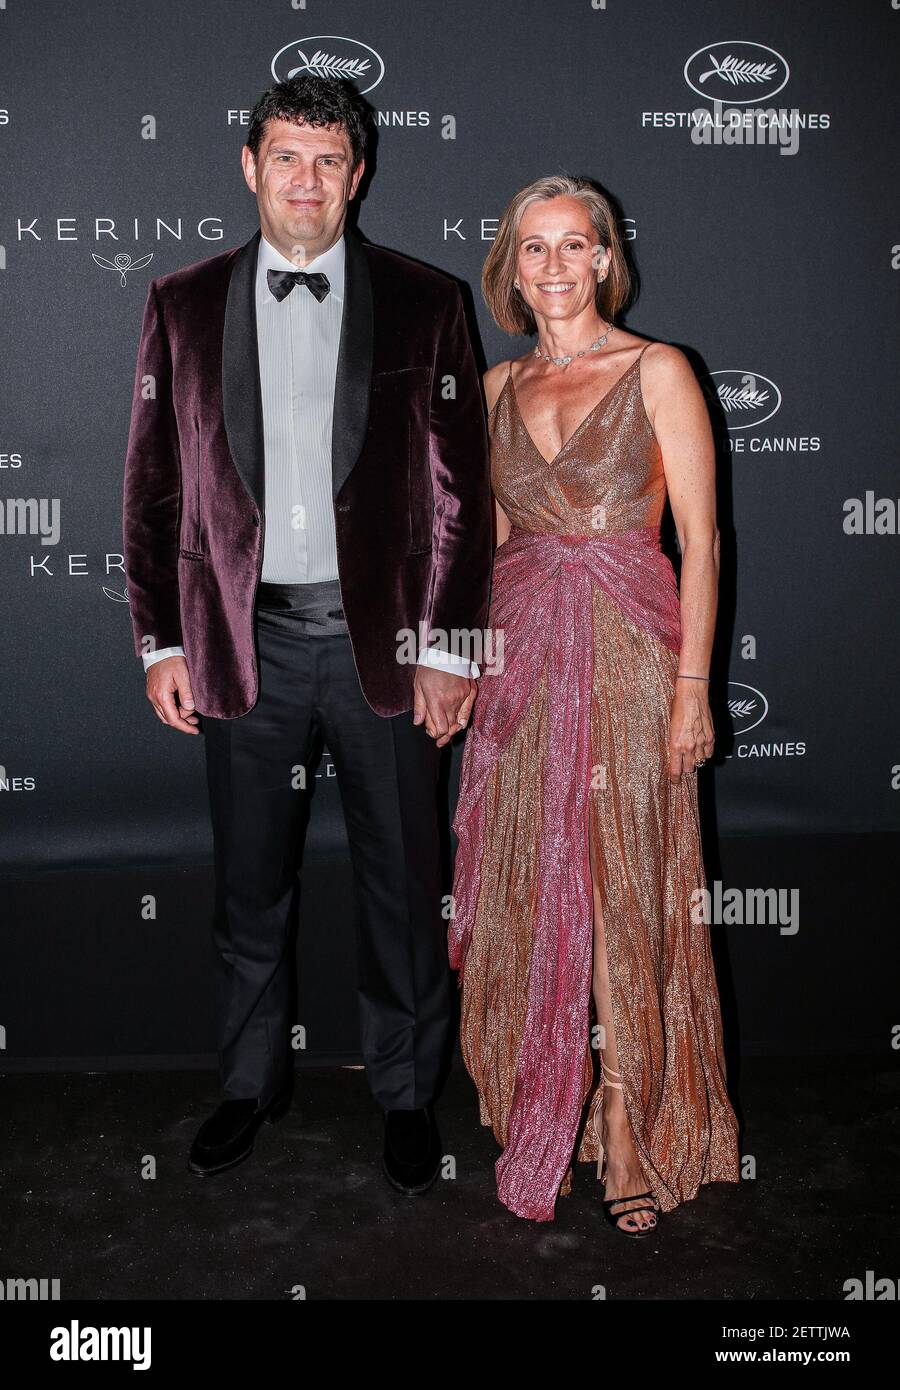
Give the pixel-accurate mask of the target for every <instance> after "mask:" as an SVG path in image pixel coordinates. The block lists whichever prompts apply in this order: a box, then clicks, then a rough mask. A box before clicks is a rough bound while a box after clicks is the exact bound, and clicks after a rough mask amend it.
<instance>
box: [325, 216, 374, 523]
mask: <svg viewBox="0 0 900 1390" xmlns="http://www.w3.org/2000/svg"><path fill="white" fill-rule="evenodd" d="M344 240H345V244H346V249H345V252H344V313H343V316H342V319H341V341H340V344H339V346H338V362H337V377H336V380H335V388H334V416H333V422H332V431H331V481H332V495H333V496H334V497H337V495H338V493H339V492H340V490H341V488H342V487H343V485H344V483H345V482H346V481H347V478H348V477H349V475H350V472H351V470H352V468H353V465H354V464H355V463H356V460H357V458H358V457H359V453H360V450H361V449H362V446H363V440H364V439H365V435H366V425H367V424H368V419H369V392H370V390H371V384H372V357H373V350H374V349H373V341H374V324H373V313H372V279H371V275H370V273H369V262H368V258H367V256H366V252H365V249H364V246H363V243H362V241H360V239H359V237H358V236H356V235H355V233H353V232H350V231H346V232H345V234H344Z"/></svg>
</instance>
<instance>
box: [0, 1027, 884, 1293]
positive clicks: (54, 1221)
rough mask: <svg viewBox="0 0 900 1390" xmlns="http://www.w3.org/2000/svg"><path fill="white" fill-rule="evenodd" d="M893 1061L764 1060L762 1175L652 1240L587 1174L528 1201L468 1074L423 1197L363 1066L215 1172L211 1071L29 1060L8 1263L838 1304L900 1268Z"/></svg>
mask: <svg viewBox="0 0 900 1390" xmlns="http://www.w3.org/2000/svg"><path fill="white" fill-rule="evenodd" d="M893 1060H895V1059H894V1055H893V1054H889V1055H888V1060H887V1062H882V1061H881V1060H880V1059H872V1058H870V1057H858V1056H857V1057H854V1058H851V1059H843V1060H840V1059H839V1060H834V1061H831V1060H829V1061H825V1060H823V1059H809V1058H804V1059H789V1060H784V1061H778V1062H775V1061H772V1060H770V1059H755V1060H754V1059H750V1060H745V1061H744V1063H743V1068H742V1075H741V1095H740V1106H739V1109H740V1111H741V1114H742V1117H743V1119H744V1121H745V1124H746V1131H745V1134H744V1136H743V1141H742V1153H743V1154H744V1155H746V1156H747V1159H746V1160H745V1161H749V1160H752V1162H753V1163H754V1164H755V1168H756V1178H755V1179H753V1180H745V1181H743V1182H742V1183H741V1184H740V1185H731V1184H717V1185H713V1186H707V1187H704V1188H702V1189H701V1191H700V1194H699V1196H698V1198H697V1200H696V1201H694V1202H690V1203H687V1204H685V1205H683V1206H681V1207H679V1208H678V1209H677V1210H676V1211H674V1212H672V1213H668V1214H666V1215H665V1216H664V1217H663V1218H662V1221H661V1224H660V1228H659V1231H658V1233H657V1235H656V1236H655V1237H651V1238H650V1239H647V1240H643V1241H629V1240H626V1239H625V1238H623V1237H622V1236H620V1235H618V1234H616V1232H614V1231H613V1230H612V1229H611V1228H610V1227H608V1226H607V1225H606V1223H605V1222H604V1221H603V1218H602V1213H601V1210H600V1207H599V1200H598V1199H599V1189H598V1185H597V1183H596V1181H595V1179H594V1172H593V1170H592V1168H591V1167H590V1166H589V1165H581V1166H580V1167H579V1171H578V1174H577V1177H576V1182H575V1187H574V1191H573V1193H572V1195H571V1196H570V1197H568V1198H561V1199H560V1201H559V1203H558V1206H557V1219H556V1221H555V1222H552V1223H546V1224H542V1225H535V1224H533V1223H530V1222H525V1221H522V1220H519V1219H518V1218H516V1217H514V1216H512V1215H511V1214H510V1213H508V1212H507V1211H506V1209H505V1208H504V1207H502V1206H501V1205H500V1204H499V1203H498V1202H497V1199H496V1196H495V1194H494V1185H493V1161H494V1159H495V1157H496V1154H497V1149H496V1146H495V1144H494V1141H493V1138H492V1136H491V1134H490V1132H489V1131H487V1130H484V1129H481V1128H480V1126H479V1125H478V1120H477V1109H476V1105H475V1101H474V1092H473V1089H472V1086H471V1083H470V1082H469V1080H468V1078H467V1076H466V1075H465V1073H464V1072H462V1071H461V1070H459V1069H457V1070H456V1071H454V1073H453V1075H452V1076H451V1079H450V1082H449V1084H448V1087H447V1089H446V1091H445V1094H444V1096H443V1099H442V1102H441V1106H440V1110H439V1118H440V1122H441V1129H442V1137H443V1147H444V1152H445V1153H446V1154H448V1155H452V1156H453V1158H454V1159H455V1165H456V1177H455V1179H453V1180H444V1181H439V1182H438V1184H437V1185H436V1187H435V1188H433V1189H432V1191H431V1192H430V1193H429V1194H428V1195H427V1196H425V1197H420V1198H402V1197H400V1196H398V1195H396V1194H394V1192H393V1191H392V1190H391V1189H389V1188H388V1186H387V1184H386V1183H385V1181H384V1178H383V1177H382V1174H381V1171H380V1138H381V1132H380V1118H379V1115H378V1112H377V1111H376V1110H375V1108H374V1106H373V1104H372V1102H371V1100H370V1098H369V1095H368V1091H367V1088H366V1080H365V1074H364V1073H363V1072H361V1071H353V1070H304V1071H302V1072H300V1073H299V1074H298V1085H297V1093H296V1098H295V1105H294V1109H293V1111H292V1112H291V1114H290V1115H289V1116H288V1117H287V1118H286V1119H285V1120H283V1121H282V1122H281V1123H280V1124H279V1125H277V1126H275V1127H272V1128H270V1127H269V1126H264V1127H263V1129H262V1130H261V1131H260V1134H259V1136H258V1139H257V1144H256V1152H255V1153H254V1155H253V1157H252V1158H251V1159H250V1160H248V1162H246V1163H244V1164H242V1165H241V1166H240V1167H238V1168H236V1169H234V1170H232V1171H231V1172H230V1173H226V1174H224V1175H222V1176H221V1177H219V1178H213V1179H205V1180H203V1179H198V1178H194V1177H192V1176H191V1175H190V1174H189V1173H188V1171H187V1169H186V1163H185V1161H186V1155H187V1150H188V1147H189V1145H190V1141H191V1139H192V1137H193V1135H194V1132H195V1130H196V1128H197V1127H198V1125H199V1124H200V1123H201V1121H202V1120H203V1118H204V1117H205V1115H206V1114H207V1113H208V1111H209V1109H210V1108H212V1106H214V1104H215V1103H216V1102H217V1100H218V1096H217V1090H216V1080H215V1077H214V1075H213V1074H212V1073H205V1072H204V1073H201V1072H162V1073H130V1074H122V1073H118V1074H106V1075H98V1074H92V1075H74V1074H68V1075H59V1074H57V1075H52V1074H49V1075H48V1074H44V1075H33V1074H32V1075H12V1074H8V1075H5V1076H2V1077H0V1097H2V1101H3V1105H2V1111H3V1114H4V1116H5V1117H6V1121H5V1124H4V1130H5V1139H4V1141H3V1149H4V1159H3V1165H2V1166H3V1174H2V1177H3V1189H4V1190H3V1196H2V1211H0V1219H2V1227H3V1229H4V1230H5V1239H4V1241H3V1252H2V1264H3V1269H2V1270H0V1273H2V1275H3V1277H6V1276H7V1275H15V1276H17V1277H31V1276H34V1277H39V1276H45V1277H48V1278H59V1279H60V1281H61V1294H62V1297H63V1298H65V1299H78V1298H82V1299H96V1298H102V1299H125V1298H138V1299H163V1298H172V1299H289V1298H291V1297H292V1290H295V1289H296V1286H298V1285H302V1286H303V1288H304V1289H305V1292H306V1297H307V1298H309V1299H368V1298H395V1299H406V1298H417V1299H422V1298H424V1299H446V1298H451V1299H452V1298H489V1299H528V1298H535V1297H537V1298H553V1299H585V1300H589V1299H591V1298H595V1297H596V1296H597V1286H598V1285H602V1286H603V1287H604V1289H605V1291H606V1297H608V1298H610V1299H642V1298H643V1299H647V1298H649V1299H669V1298H674V1299H759V1300H768V1299H786V1298H801V1299H816V1300H841V1299H843V1298H844V1297H845V1295H844V1291H843V1284H844V1281H845V1280H847V1279H851V1278H854V1277H858V1278H860V1279H864V1278H865V1274H866V1270H873V1271H874V1272H875V1277H891V1278H894V1279H896V1278H897V1276H898V1275H900V1237H898V1223H897V1219H896V1209H897V1203H896V1199H897V1187H898V1176H897V1175H898V1171H900V1165H898V1162H897V1160H898V1156H900V1154H898V1149H900V1140H898V1128H897V1114H898V1109H900V1074H898V1070H897V1067H896V1065H894V1066H893V1067H892V1066H891V1064H890V1063H891V1061H893ZM148 1159H152V1160H154V1161H155V1166H156V1177H155V1178H152V1179H149V1178H142V1176H141V1171H142V1165H143V1166H144V1167H145V1168H146V1166H147V1165H148Z"/></svg>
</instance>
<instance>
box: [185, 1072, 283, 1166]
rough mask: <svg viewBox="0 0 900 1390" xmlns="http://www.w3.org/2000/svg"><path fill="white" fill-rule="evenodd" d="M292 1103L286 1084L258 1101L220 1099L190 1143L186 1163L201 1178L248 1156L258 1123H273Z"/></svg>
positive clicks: (250, 1152)
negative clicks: (266, 1098) (265, 1100)
mask: <svg viewBox="0 0 900 1390" xmlns="http://www.w3.org/2000/svg"><path fill="white" fill-rule="evenodd" d="M290 1104H291V1088H290V1087H289V1086H288V1087H286V1088H285V1089H284V1090H282V1091H278V1092H276V1094H275V1095H274V1096H273V1097H272V1098H271V1100H269V1101H267V1102H266V1104H265V1105H260V1104H259V1102H258V1101H256V1100H223V1102H222V1104H221V1105H220V1106H219V1108H218V1110H215V1111H214V1112H213V1114H212V1115H210V1117H209V1119H208V1120H206V1121H204V1123H203V1124H202V1125H201V1126H200V1129H199V1130H198V1132H197V1137H196V1139H195V1140H194V1142H193V1144H192V1145H191V1154H190V1158H189V1159H188V1167H189V1168H190V1170H191V1172H192V1173H196V1175H197V1176H198V1177H200V1178H208V1177H211V1176H212V1175H213V1174H214V1173H224V1172H225V1170H226V1169H227V1168H234V1167H235V1165H236V1164H238V1163H242V1162H243V1161H244V1159H245V1158H249V1157H250V1155H251V1154H252V1152H253V1140H254V1139H255V1137H256V1131H257V1130H258V1129H259V1127H260V1125H261V1124H263V1122H265V1123H266V1124H270V1125H273V1124H275V1122H276V1121H277V1120H280V1119H281V1117H282V1116H283V1115H286V1114H287V1112H288V1110H289V1108H290Z"/></svg>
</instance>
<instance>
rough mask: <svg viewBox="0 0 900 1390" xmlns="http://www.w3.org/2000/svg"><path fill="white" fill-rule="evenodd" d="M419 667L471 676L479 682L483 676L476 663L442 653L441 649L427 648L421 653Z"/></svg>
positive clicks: (462, 657) (448, 653) (449, 653)
mask: <svg viewBox="0 0 900 1390" xmlns="http://www.w3.org/2000/svg"><path fill="white" fill-rule="evenodd" d="M417 665H419V666H436V667H438V668H439V669H441V670H444V671H449V672H450V674H451V675H454V676H471V677H472V678H473V680H477V679H478V676H479V675H480V674H481V673H480V671H479V670H478V665H477V663H476V662H474V661H469V660H468V659H467V658H466V657H464V656H456V655H455V654H454V653H453V652H445V651H442V650H441V648H440V647H425V648H424V650H423V651H421V652H419V658H418V662H417Z"/></svg>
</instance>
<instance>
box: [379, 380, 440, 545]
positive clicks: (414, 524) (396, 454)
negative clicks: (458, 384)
mask: <svg viewBox="0 0 900 1390" xmlns="http://www.w3.org/2000/svg"><path fill="white" fill-rule="evenodd" d="M430 413H431V369H430V368H429V367H402V368H398V369H396V370H395V371H383V372H375V374H374V375H373V377H372V404H371V410H370V417H369V418H370V426H371V427H372V428H373V429H374V430H375V431H376V432H377V439H378V447H380V448H382V449H383V450H384V451H385V452H386V454H387V456H388V459H389V464H390V467H389V478H390V485H391V487H392V489H393V491H394V495H395V496H396V498H397V506H398V507H403V508H404V509H405V514H406V515H405V521H406V542H407V551H408V553H409V554H410V555H419V554H424V553H427V552H428V551H430V550H431V532H432V525H433V520H434V493H433V489H432V486H431V461H430V456H429V442H430V441H429V418H430Z"/></svg>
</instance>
